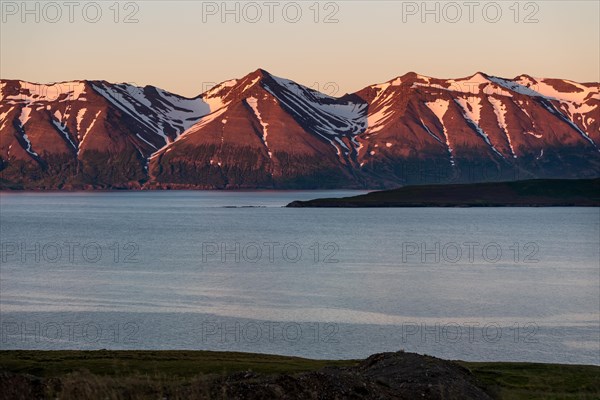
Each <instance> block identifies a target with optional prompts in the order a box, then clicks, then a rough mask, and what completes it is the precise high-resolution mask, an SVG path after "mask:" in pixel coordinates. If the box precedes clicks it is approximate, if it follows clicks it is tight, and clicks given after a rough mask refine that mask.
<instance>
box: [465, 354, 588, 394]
mask: <svg viewBox="0 0 600 400" xmlns="http://www.w3.org/2000/svg"><path fill="white" fill-rule="evenodd" d="M460 364H462V365H463V366H465V367H466V368H468V369H469V370H470V371H471V372H472V373H473V374H474V375H475V376H476V377H477V378H478V379H479V381H480V382H482V383H483V384H484V385H485V386H484V388H485V389H487V391H488V393H490V394H492V395H494V397H495V398H498V399H506V400H517V399H523V400H525V399H527V400H534V399H544V400H545V399H551V400H552V399H596V400H598V399H600V367H598V366H592V365H566V364H538V363H509V362H503V363H496V362H491V363H490V362H486V363H470V362H461V363H460Z"/></svg>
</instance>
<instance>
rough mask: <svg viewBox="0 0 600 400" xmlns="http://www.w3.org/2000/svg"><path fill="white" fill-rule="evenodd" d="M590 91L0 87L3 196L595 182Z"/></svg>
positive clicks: (404, 86)
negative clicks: (191, 94)
mask: <svg viewBox="0 0 600 400" xmlns="http://www.w3.org/2000/svg"><path fill="white" fill-rule="evenodd" d="M599 104H600V95H599V90H598V84H597V83H594V84H589V83H588V84H580V83H575V82H571V81H566V80H558V79H537V78H532V77H529V76H525V75H523V76H519V77H517V78H515V79H512V80H507V79H502V78H497V77H492V76H488V75H485V74H483V73H477V74H475V75H473V76H471V77H467V78H462V79H453V80H441V79H435V78H429V77H424V76H420V75H417V74H415V73H409V74H406V75H404V76H402V77H399V78H396V79H393V80H391V81H389V82H386V83H383V84H378V85H372V86H368V87H366V88H364V89H362V90H360V91H358V92H356V93H354V94H349V95H345V96H343V97H341V98H334V97H330V96H327V95H324V94H322V93H319V92H317V91H314V90H312V89H309V88H307V87H304V86H302V85H299V84H296V83H294V82H292V81H290V80H287V79H282V78H278V77H275V76H273V75H271V74H269V73H268V72H266V71H264V70H260V69H259V70H257V71H255V72H253V73H251V74H249V75H247V76H246V77H244V78H241V79H236V80H231V81H227V82H223V83H221V84H219V85H217V86H216V87H214V88H213V89H211V90H209V91H207V92H205V93H203V94H202V95H200V96H198V97H196V98H193V99H187V98H184V97H180V96H177V95H175V94H171V93H168V92H166V91H163V90H161V89H158V88H155V87H151V86H146V87H144V88H140V87H136V86H132V85H127V84H109V83H107V82H100V81H79V82H65V83H57V84H53V85H38V84H31V83H27V82H22V81H11V80H2V81H0V139H1V140H0V158H1V160H0V170H1V172H0V175H1V176H0V184H1V185H2V187H3V188H28V189H77V188H203V189H212V188H281V189H284V188H385V187H396V186H399V185H403V184H407V183H410V184H414V183H431V182H476V181H498V180H512V179H527V178H535V177H540V178H576V177H596V176H599V175H600V152H599V149H598V147H597V146H598V144H599V143H600V108H599V107H598V106H599Z"/></svg>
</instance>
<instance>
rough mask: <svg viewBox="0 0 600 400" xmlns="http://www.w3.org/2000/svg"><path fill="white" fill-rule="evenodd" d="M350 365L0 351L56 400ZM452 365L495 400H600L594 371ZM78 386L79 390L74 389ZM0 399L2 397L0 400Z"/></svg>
mask: <svg viewBox="0 0 600 400" xmlns="http://www.w3.org/2000/svg"><path fill="white" fill-rule="evenodd" d="M358 362H359V361H358V360H342V361H328V360H310V359H304V358H298V357H286V356H275V355H265V354H251V353H233V352H211V351H106V350H100V351H20V350H18V351H0V373H1V372H2V371H8V372H11V373H17V374H27V375H33V376H36V377H40V378H45V379H54V378H60V381H61V385H60V393H61V397H60V398H64V399H68V398H77V397H80V396H85V395H86V394H87V395H92V396H93V395H98V396H100V397H98V398H113V397H112V396H108V397H107V396H105V394H108V393H114V391H115V390H126V391H128V392H130V393H134V392H136V391H146V392H147V391H148V387H152V390H153V391H152V393H156V392H157V391H160V390H161V389H164V388H165V387H173V388H175V387H176V386H178V385H179V386H180V385H185V386H194V385H197V384H199V383H201V381H202V379H203V378H202V377H203V376H205V375H210V374H213V375H214V374H217V375H223V376H224V375H227V374H231V373H235V372H240V371H248V370H252V371H254V372H255V373H259V374H279V373H287V374H293V373H298V372H305V371H314V370H318V369H320V368H323V367H326V366H338V367H348V366H354V365H357V364H358ZM459 364H460V365H462V366H464V367H466V368H467V369H469V370H470V371H471V372H472V373H473V374H474V375H475V377H476V378H477V379H478V380H479V381H480V382H481V384H482V388H483V389H484V390H485V391H486V392H488V393H489V394H490V395H492V396H493V397H494V398H498V399H600V367H598V366H586V365H561V364H535V363H501V362H498V363H490V362H485V363H477V362H463V361H460V362H459ZM82 382H85V383H86V384H85V385H84V386H86V387H87V388H88V389H87V390H86V389H85V388H82V385H81V383H82ZM71 386H73V387H71ZM75 386H77V390H75ZM142 388H143V389H142ZM86 392H87V393H86ZM71 395H72V396H71ZM0 398H9V397H3V396H2V395H0Z"/></svg>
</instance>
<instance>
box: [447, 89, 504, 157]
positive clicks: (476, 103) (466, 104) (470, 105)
mask: <svg viewBox="0 0 600 400" xmlns="http://www.w3.org/2000/svg"><path fill="white" fill-rule="evenodd" d="M454 102H455V103H456V104H458V105H459V106H460V108H461V109H462V114H463V117H464V118H465V119H466V120H467V122H468V123H469V124H470V125H471V126H472V127H473V129H475V132H477V133H478V134H479V136H481V137H482V138H483V140H484V141H485V142H486V143H487V144H488V146H490V147H491V149H492V150H493V151H494V152H495V153H496V154H498V155H499V156H500V157H502V158H504V156H503V155H502V153H500V152H499V151H498V150H497V149H496V147H494V145H493V144H492V142H491V141H490V138H489V137H488V135H487V134H486V133H485V132H484V131H483V129H481V127H480V126H479V120H480V117H481V102H480V99H479V97H470V98H469V99H465V98H464V97H458V98H456V99H454Z"/></svg>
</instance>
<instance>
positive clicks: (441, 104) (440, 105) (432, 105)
mask: <svg viewBox="0 0 600 400" xmlns="http://www.w3.org/2000/svg"><path fill="white" fill-rule="evenodd" d="M425 105H426V106H427V107H428V108H429V109H430V110H431V111H432V112H433V114H434V115H435V116H436V117H437V119H438V121H440V124H441V125H442V133H443V135H444V138H445V139H446V147H447V148H448V154H449V155H450V164H451V165H452V166H454V155H453V154H452V146H451V145H450V141H449V139H448V130H447V129H446V125H444V115H446V112H447V111H448V107H449V106H450V101H448V100H443V99H437V100H435V101H433V102H428V103H425Z"/></svg>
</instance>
